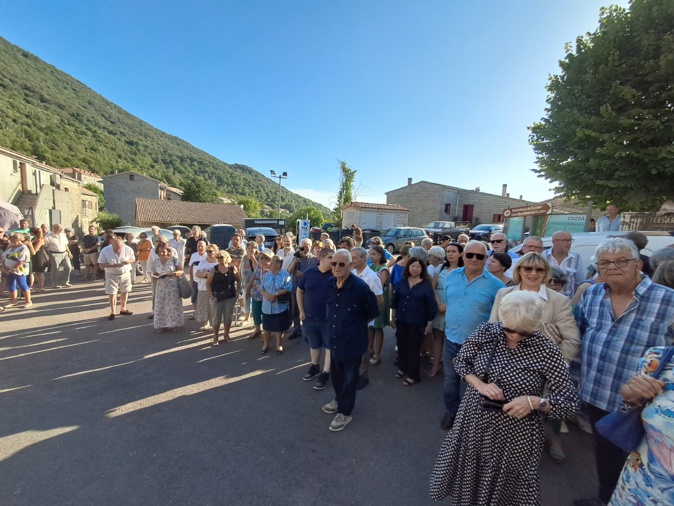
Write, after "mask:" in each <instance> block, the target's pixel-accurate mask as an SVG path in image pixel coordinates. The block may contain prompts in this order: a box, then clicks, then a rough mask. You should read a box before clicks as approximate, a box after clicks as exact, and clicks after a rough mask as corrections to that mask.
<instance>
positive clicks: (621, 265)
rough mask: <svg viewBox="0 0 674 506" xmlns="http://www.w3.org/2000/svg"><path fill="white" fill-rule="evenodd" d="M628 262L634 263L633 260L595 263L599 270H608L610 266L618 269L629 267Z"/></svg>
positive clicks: (625, 259)
mask: <svg viewBox="0 0 674 506" xmlns="http://www.w3.org/2000/svg"><path fill="white" fill-rule="evenodd" d="M630 262H636V259H634V258H619V259H618V260H602V261H601V262H597V267H599V268H600V269H608V268H609V267H610V266H611V264H613V265H615V266H616V267H617V268H618V269H623V268H625V267H627V266H628V265H629V263H630Z"/></svg>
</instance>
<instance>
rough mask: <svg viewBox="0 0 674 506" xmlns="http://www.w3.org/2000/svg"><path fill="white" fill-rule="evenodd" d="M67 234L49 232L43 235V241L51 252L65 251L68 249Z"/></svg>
mask: <svg viewBox="0 0 674 506" xmlns="http://www.w3.org/2000/svg"><path fill="white" fill-rule="evenodd" d="M68 241H69V239H68V236H66V233H65V232H61V233H60V234H55V233H54V232H49V233H48V234H47V235H46V236H45V237H44V242H45V244H46V245H47V249H48V250H49V251H50V252H51V253H65V252H66V251H68Z"/></svg>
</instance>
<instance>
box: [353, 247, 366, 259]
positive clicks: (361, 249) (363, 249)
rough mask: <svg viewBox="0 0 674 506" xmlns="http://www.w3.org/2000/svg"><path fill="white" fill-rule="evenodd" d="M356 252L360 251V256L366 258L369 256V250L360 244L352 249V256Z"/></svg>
mask: <svg viewBox="0 0 674 506" xmlns="http://www.w3.org/2000/svg"><path fill="white" fill-rule="evenodd" d="M354 253H358V258H365V257H366V256H367V250H366V249H365V248H363V247H360V246H359V247H357V248H352V249H351V256H353V254H354Z"/></svg>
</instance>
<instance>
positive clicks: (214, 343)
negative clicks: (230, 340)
mask: <svg viewBox="0 0 674 506" xmlns="http://www.w3.org/2000/svg"><path fill="white" fill-rule="evenodd" d="M212 344H213V346H220V341H213V343H212Z"/></svg>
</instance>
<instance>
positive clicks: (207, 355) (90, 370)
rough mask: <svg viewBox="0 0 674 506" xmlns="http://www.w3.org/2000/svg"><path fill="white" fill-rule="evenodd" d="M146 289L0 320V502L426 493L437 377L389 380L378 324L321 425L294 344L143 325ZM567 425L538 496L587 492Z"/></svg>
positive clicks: (576, 439) (574, 433) (381, 497)
mask: <svg viewBox="0 0 674 506" xmlns="http://www.w3.org/2000/svg"><path fill="white" fill-rule="evenodd" d="M149 298H150V288H149V285H140V286H137V287H136V288H135V291H134V293H133V294H132V295H131V298H130V309H131V310H132V311H134V312H135V314H134V315H132V316H125V317H118V318H117V319H115V320H114V321H108V320H107V315H108V310H107V302H106V298H105V296H104V294H103V286H102V282H95V283H87V284H82V283H80V284H75V286H74V287H73V288H70V289H62V290H48V291H47V292H46V293H44V294H37V295H36V296H35V298H34V300H35V306H34V308H33V309H30V310H24V309H18V308H10V309H7V311H6V312H5V313H4V314H3V315H1V316H0V322H1V324H0V329H1V330H2V333H0V503H1V504H3V505H26V506H36V505H71V504H72V505H84V504H96V505H117V504H125V505H136V504H143V505H148V504H150V505H154V504H162V505H173V504H175V505H189V504H197V505H211V504H212V505H267V504H269V505H272V504H273V505H346V504H357V505H361V504H376V505H381V506H384V505H420V504H435V503H433V502H432V501H430V499H429V498H428V497H429V496H428V479H429V474H430V471H431V468H432V466H433V464H434V462H435V458H436V456H437V452H438V450H439V448H440V444H441V442H442V439H443V436H444V432H443V431H441V430H440V428H439V421H440V418H441V417H442V414H443V406H442V378H441V377H437V378H433V379H428V380H424V381H422V382H421V383H420V384H419V385H415V386H413V387H404V386H402V385H401V382H400V380H396V379H394V377H393V375H394V373H395V370H396V369H395V368H394V366H393V363H392V361H393V355H394V353H393V344H394V343H393V341H394V340H393V334H392V332H391V331H390V329H389V330H388V333H387V335H386V341H387V345H386V349H385V352H384V360H383V362H382V364H380V365H378V366H375V367H373V368H372V371H371V379H370V385H369V386H368V387H367V388H366V389H365V390H363V391H360V392H359V393H358V398H357V401H356V408H355V411H354V413H353V421H352V422H351V423H350V424H349V425H348V426H347V427H346V429H344V430H343V431H342V432H339V433H332V432H330V431H329V430H328V425H329V423H330V421H331V420H332V416H331V415H327V414H325V413H323V412H322V411H321V406H322V405H323V404H325V403H327V402H328V401H330V400H331V398H332V394H333V392H332V389H331V385H329V386H328V388H326V389H325V390H323V391H315V390H313V388H312V385H313V382H304V381H302V379H301V378H302V376H303V374H304V373H305V372H306V369H307V368H308V355H309V354H308V347H307V345H306V344H305V343H304V342H301V343H299V344H297V341H290V342H287V343H286V346H285V348H286V352H285V353H284V354H283V355H282V356H277V355H275V354H273V353H270V354H269V355H265V356H261V355H260V353H259V350H260V348H261V342H260V339H259V338H257V339H255V340H249V339H247V336H248V334H249V333H250V329H251V327H244V328H242V329H241V330H237V331H236V332H234V333H233V336H234V337H235V341H234V342H232V343H230V344H226V345H220V346H219V347H211V346H210V345H209V344H208V343H209V341H210V339H209V337H208V336H206V335H205V334H203V333H195V330H196V328H197V325H196V322H194V321H191V320H186V325H185V330H184V331H183V332H180V333H168V334H166V333H164V334H155V333H154V332H153V328H152V322H151V321H150V320H148V318H147V316H148V311H149V307H150V303H149ZM189 310H190V308H188V307H187V306H186V311H189ZM272 349H273V346H272ZM570 430H571V432H570V433H569V434H564V435H563V440H564V445H565V449H566V450H567V455H568V459H567V462H566V463H565V464H563V465H555V464H553V463H552V462H550V460H549V459H547V458H546V457H545V456H544V457H543V460H542V462H541V478H542V496H543V502H542V504H543V505H546V506H553V505H568V504H570V503H571V501H572V500H573V499H574V498H577V497H583V496H586V495H592V493H593V492H594V488H595V483H596V477H595V472H594V459H593V455H592V439H591V436H588V435H587V434H584V433H582V432H580V431H579V430H578V429H577V427H575V426H573V425H571V426H570Z"/></svg>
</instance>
